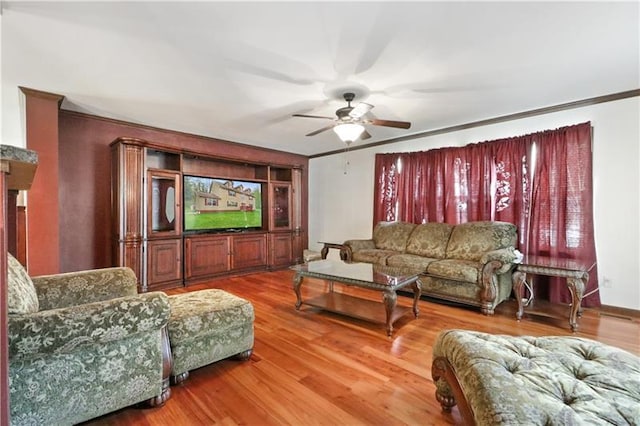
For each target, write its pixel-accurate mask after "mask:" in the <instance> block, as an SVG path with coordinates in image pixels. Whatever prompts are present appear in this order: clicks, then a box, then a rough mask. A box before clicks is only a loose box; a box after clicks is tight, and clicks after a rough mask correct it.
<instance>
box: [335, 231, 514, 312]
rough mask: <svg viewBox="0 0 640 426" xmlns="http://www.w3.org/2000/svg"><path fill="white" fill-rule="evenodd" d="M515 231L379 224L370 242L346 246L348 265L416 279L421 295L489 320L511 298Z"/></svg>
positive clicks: (358, 241) (358, 242)
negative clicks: (413, 274) (383, 268)
mask: <svg viewBox="0 0 640 426" xmlns="http://www.w3.org/2000/svg"><path fill="white" fill-rule="evenodd" d="M515 243H516V227H515V225H513V224H511V223H506V222H468V223H463V224H460V225H449V224H446V223H423V224H420V225H416V224H413V223H406V222H380V223H378V224H377V225H376V226H375V228H374V230H373V236H372V238H371V239H366V240H362V239H360V240H355V239H352V240H347V241H345V242H344V243H343V245H344V249H343V250H344V252H345V253H344V256H345V257H346V259H347V260H348V261H353V262H368V263H374V264H380V265H387V266H394V267H399V268H407V269H409V270H412V271H417V272H419V273H420V282H421V283H422V294H423V295H426V296H429V297H433V298H437V299H442V300H447V301H451V302H456V303H462V304H467V305H472V306H479V307H480V309H481V311H482V312H483V313H484V314H487V315H491V314H493V313H494V309H495V307H496V306H497V305H498V304H499V303H500V302H502V301H504V300H506V299H508V298H509V295H510V294H511V289H512V284H511V272H512V270H513V267H514V261H515V260H516V259H517V255H516V252H515Z"/></svg>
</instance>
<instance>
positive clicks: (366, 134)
mask: <svg viewBox="0 0 640 426" xmlns="http://www.w3.org/2000/svg"><path fill="white" fill-rule="evenodd" d="M370 137H371V133H369V132H367V131H366V130H365V131H363V132H362V134H361V135H360V139H361V140H365V139H369V138H370Z"/></svg>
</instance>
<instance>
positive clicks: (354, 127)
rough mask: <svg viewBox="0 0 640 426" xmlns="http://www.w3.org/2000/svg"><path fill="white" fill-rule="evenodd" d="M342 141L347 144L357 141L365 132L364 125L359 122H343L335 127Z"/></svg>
mask: <svg viewBox="0 0 640 426" xmlns="http://www.w3.org/2000/svg"><path fill="white" fill-rule="evenodd" d="M333 131H334V132H336V134H337V135H338V137H339V138H340V140H341V141H342V142H345V143H347V144H349V143H351V142H353V141H355V140H356V139H358V138H359V137H360V135H361V134H362V132H364V126H363V125H362V124H358V123H342V124H338V125H337V126H335V127H334V128H333Z"/></svg>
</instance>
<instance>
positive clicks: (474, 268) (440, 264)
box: [427, 259, 482, 283]
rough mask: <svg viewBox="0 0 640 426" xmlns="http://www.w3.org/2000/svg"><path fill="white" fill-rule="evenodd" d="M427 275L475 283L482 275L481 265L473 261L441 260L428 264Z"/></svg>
mask: <svg viewBox="0 0 640 426" xmlns="http://www.w3.org/2000/svg"><path fill="white" fill-rule="evenodd" d="M427 273H429V274H430V275H434V276H436V277H441V278H447V279H450V280H455V281H466V282H470V283H477V282H478V277H479V276H480V274H482V264H481V263H479V262H475V261H473V260H459V259H443V260H438V261H436V262H432V263H430V264H429V266H428V267H427Z"/></svg>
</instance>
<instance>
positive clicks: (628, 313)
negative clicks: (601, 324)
mask: <svg viewBox="0 0 640 426" xmlns="http://www.w3.org/2000/svg"><path fill="white" fill-rule="evenodd" d="M598 312H599V314H600V315H601V316H603V315H604V316H611V317H616V318H621V319H626V320H629V321H635V322H638V321H640V311H638V310H636V309H629V308H620V307H618V306H611V305H602V306H600V308H598Z"/></svg>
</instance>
